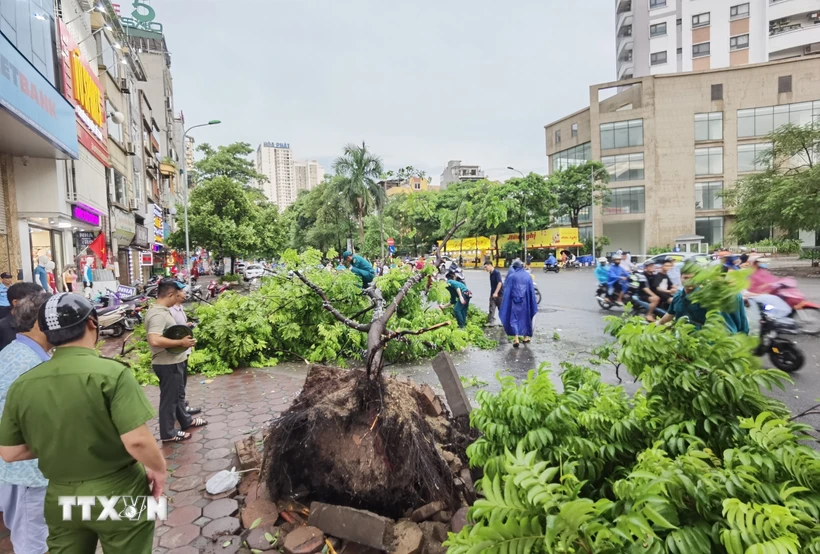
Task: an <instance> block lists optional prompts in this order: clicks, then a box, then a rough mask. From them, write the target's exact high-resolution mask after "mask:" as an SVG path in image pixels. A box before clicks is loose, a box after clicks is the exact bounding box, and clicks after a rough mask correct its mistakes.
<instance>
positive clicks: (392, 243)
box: [387, 239, 396, 246]
mask: <svg viewBox="0 0 820 554" xmlns="http://www.w3.org/2000/svg"><path fill="white" fill-rule="evenodd" d="M394 244H396V241H394V240H393V239H387V246H393V245H394Z"/></svg>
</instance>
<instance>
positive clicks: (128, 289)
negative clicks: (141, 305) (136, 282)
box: [117, 285, 137, 296]
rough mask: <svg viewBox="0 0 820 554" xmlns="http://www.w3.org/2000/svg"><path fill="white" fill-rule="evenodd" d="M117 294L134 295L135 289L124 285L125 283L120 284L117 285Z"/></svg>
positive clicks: (135, 293)
mask: <svg viewBox="0 0 820 554" xmlns="http://www.w3.org/2000/svg"><path fill="white" fill-rule="evenodd" d="M117 294H119V295H120V296H136V295H137V289H135V288H134V287H126V286H125V285H120V286H118V287H117Z"/></svg>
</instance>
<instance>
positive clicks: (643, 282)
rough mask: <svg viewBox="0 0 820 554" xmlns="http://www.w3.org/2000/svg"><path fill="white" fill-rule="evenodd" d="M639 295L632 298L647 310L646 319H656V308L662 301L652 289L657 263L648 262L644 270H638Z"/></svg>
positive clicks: (650, 320)
mask: <svg viewBox="0 0 820 554" xmlns="http://www.w3.org/2000/svg"><path fill="white" fill-rule="evenodd" d="M636 273H637V277H638V295H637V296H633V297H632V300H633V301H634V302H635V303H636V304H637V305H638V306H640V307H642V308H644V309H645V310H646V320H647V321H649V322H650V323H652V322H654V321H655V315H654V314H655V310H656V309H657V308H658V305H659V304H660V302H661V299H660V297H659V296H658V295H656V294H655V293H654V292H653V291H652V285H651V283H652V280H653V278H654V274H655V264H653V263H649V264H646V267H644V269H643V271H638V272H636Z"/></svg>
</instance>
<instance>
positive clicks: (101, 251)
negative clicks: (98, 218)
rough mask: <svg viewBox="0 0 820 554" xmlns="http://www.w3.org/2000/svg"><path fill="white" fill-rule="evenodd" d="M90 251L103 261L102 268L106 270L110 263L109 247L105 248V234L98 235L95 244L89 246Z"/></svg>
mask: <svg viewBox="0 0 820 554" xmlns="http://www.w3.org/2000/svg"><path fill="white" fill-rule="evenodd" d="M88 249H89V250H91V251H92V252H94V255H95V256H97V257H98V258H99V259H100V260H102V266H103V268H105V264H106V262H107V261H108V247H107V246H105V235H104V234H103V233H100V234H99V235H97V238H95V239H94V242H92V243H91V244H89V245H88Z"/></svg>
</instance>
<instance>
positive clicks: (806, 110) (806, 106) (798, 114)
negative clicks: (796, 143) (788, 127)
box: [789, 102, 812, 125]
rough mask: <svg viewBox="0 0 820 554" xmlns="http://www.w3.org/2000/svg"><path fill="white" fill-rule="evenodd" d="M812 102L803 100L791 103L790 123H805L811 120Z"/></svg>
mask: <svg viewBox="0 0 820 554" xmlns="http://www.w3.org/2000/svg"><path fill="white" fill-rule="evenodd" d="M811 114H812V103H811V102H802V103H800V104H790V105H789V123H793V124H795V125H805V124H807V123H810V122H811Z"/></svg>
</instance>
